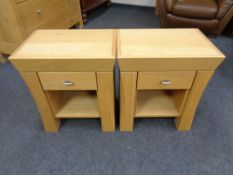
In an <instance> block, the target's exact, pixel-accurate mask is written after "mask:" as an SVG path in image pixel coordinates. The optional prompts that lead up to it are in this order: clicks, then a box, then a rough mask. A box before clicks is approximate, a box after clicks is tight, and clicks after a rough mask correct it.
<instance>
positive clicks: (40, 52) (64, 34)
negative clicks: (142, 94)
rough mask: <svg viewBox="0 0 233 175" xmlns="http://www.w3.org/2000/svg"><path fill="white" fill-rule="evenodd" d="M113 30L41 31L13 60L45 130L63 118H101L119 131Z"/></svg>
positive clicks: (105, 126)
mask: <svg viewBox="0 0 233 175" xmlns="http://www.w3.org/2000/svg"><path fill="white" fill-rule="evenodd" d="M115 48H116V46H115V31H114V30H41V31H36V32H34V33H33V34H32V35H31V36H30V37H29V38H28V39H27V40H26V41H25V42H24V43H23V44H22V45H21V46H20V47H19V48H18V49H17V50H16V51H15V52H14V54H13V55H12V56H11V57H10V61H11V62H12V63H13V65H14V66H15V67H16V68H17V69H18V71H19V72H20V74H21V75H22V77H23V79H24V80H25V82H26V84H27V85H28V87H29V89H30V91H31V93H32V95H33V97H34V99H35V101H36V104H37V106H38V109H39V112H40V114H41V119H42V122H43V124H44V128H45V130H46V131H50V132H56V131H58V129H59V126H60V119H61V118H100V119H101V124H102V130H103V131H114V130H115V117H114V115H115V114H114V74H113V69H114V64H115V57H116V55H115V54H116V53H115Z"/></svg>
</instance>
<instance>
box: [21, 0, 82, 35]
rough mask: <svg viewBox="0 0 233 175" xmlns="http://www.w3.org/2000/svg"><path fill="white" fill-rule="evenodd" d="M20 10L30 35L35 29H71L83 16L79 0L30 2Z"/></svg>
mask: <svg viewBox="0 0 233 175" xmlns="http://www.w3.org/2000/svg"><path fill="white" fill-rule="evenodd" d="M18 9H19V14H20V16H21V18H22V21H23V24H24V26H25V29H26V31H27V33H28V34H30V33H31V32H32V31H33V30H35V29H50V28H53V29H55V28H69V27H71V26H72V25H74V24H75V23H77V22H78V21H79V20H80V14H81V12H80V7H79V5H78V1H77V0H49V1H48V0H30V1H26V2H24V3H21V4H19V5H18Z"/></svg>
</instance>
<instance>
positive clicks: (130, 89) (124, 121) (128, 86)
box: [120, 72, 137, 131]
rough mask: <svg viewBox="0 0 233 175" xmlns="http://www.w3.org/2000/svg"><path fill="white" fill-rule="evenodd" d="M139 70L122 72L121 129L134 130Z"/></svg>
mask: <svg viewBox="0 0 233 175" xmlns="http://www.w3.org/2000/svg"><path fill="white" fill-rule="evenodd" d="M136 83H137V72H121V73H120V131H133V122H134V116H135V104H136V93H137V89H136Z"/></svg>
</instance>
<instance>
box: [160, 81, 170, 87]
mask: <svg viewBox="0 0 233 175" xmlns="http://www.w3.org/2000/svg"><path fill="white" fill-rule="evenodd" d="M161 84H162V85H164V86H166V85H170V84H172V82H171V81H170V80H162V81H161Z"/></svg>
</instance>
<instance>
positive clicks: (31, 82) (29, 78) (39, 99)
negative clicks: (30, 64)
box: [21, 72, 60, 132]
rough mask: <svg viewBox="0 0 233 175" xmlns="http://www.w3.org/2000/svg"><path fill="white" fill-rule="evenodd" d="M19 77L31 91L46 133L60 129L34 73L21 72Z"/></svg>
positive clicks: (58, 122)
mask: <svg viewBox="0 0 233 175" xmlns="http://www.w3.org/2000/svg"><path fill="white" fill-rule="evenodd" d="M21 75H22V77H23V79H24V81H25V82H26V84H27V86H28V88H29V89H30V91H31V94H32V96H33V97H34V100H35V102H36V104H37V107H38V109H39V112H40V116H41V120H42V122H43V125H44V128H45V130H46V131H48V132H57V131H58V130H59V127H60V119H56V118H55V117H54V114H53V112H52V109H51V108H50V106H49V102H48V99H47V96H46V94H45V92H44V91H43V89H42V87H41V84H40V81H39V78H38V76H37V73H36V72H21Z"/></svg>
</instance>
